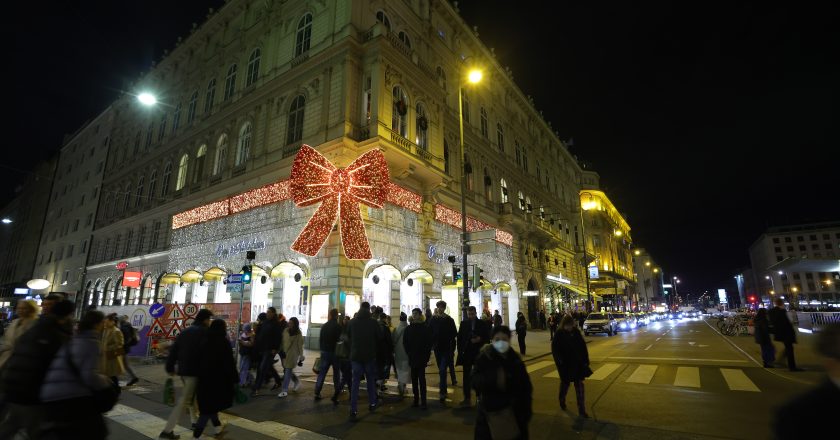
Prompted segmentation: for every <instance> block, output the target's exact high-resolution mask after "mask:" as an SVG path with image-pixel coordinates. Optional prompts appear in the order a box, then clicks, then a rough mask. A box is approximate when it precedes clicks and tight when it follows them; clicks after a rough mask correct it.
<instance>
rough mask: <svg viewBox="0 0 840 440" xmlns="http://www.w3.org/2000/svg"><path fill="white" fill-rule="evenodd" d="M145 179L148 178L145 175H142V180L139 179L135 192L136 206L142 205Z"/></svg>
mask: <svg viewBox="0 0 840 440" xmlns="http://www.w3.org/2000/svg"><path fill="white" fill-rule="evenodd" d="M144 180H146V179H145V177H143V176H140V180H138V181H137V191H135V193H134V206H140V203H141V202H142V201H143V183H144V182H143V181H144Z"/></svg>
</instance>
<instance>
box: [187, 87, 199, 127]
mask: <svg viewBox="0 0 840 440" xmlns="http://www.w3.org/2000/svg"><path fill="white" fill-rule="evenodd" d="M197 105H198V90H196V91H194V92H193V94H192V96H190V105H189V107H187V124H192V121H193V120H195V107H196V106H197Z"/></svg>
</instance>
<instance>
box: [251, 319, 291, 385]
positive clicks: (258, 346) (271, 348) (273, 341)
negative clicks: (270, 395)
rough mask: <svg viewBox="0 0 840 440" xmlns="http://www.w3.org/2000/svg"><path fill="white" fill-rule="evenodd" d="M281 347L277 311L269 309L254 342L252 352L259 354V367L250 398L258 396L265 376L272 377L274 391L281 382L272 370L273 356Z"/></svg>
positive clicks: (281, 330)
mask: <svg viewBox="0 0 840 440" xmlns="http://www.w3.org/2000/svg"><path fill="white" fill-rule="evenodd" d="M282 346H283V327H282V326H281V325H280V321H278V320H277V309H275V308H274V307H269V308H268V311H267V312H266V317H265V321H263V323H262V325H260V332H259V333H257V337H256V340H255V342H254V350H256V351H259V353H260V355H261V356H260V365H259V366H257V378H256V379H255V380H254V386H253V387H252V388H251V396H252V397H256V396H259V394H260V387H262V384H263V382H264V381H265V380H266V379H267V376H269V375H271V376H272V377H274V388H272V390H273V389H276V388H277V387H278V386H279V385H280V383H282V380H281V379H280V375H279V374H277V370H275V369H274V356H275V355H276V354H277V353H279V352H280V350H281V347H282ZM281 357H282V355H281Z"/></svg>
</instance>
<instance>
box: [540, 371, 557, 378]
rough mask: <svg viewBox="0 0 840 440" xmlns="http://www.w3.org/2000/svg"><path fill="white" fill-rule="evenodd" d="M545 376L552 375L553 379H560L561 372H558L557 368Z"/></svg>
mask: <svg viewBox="0 0 840 440" xmlns="http://www.w3.org/2000/svg"><path fill="white" fill-rule="evenodd" d="M543 377H551V378H553V379H560V373H558V372H557V370H554V371H552V372H551V373H548V374H546V375H545V376H543Z"/></svg>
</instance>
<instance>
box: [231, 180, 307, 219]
mask: <svg viewBox="0 0 840 440" xmlns="http://www.w3.org/2000/svg"><path fill="white" fill-rule="evenodd" d="M291 197H292V194H291V192H290V185H289V181H288V180H283V181H280V182H277V183H272V184H269V185H265V186H261V187H259V188H256V189H252V190H250V191H247V192H244V193H242V194H239V195H236V196H233V197H231V198H230V213H231V214H236V213H238V212H242V211H247V210H249V209H253V208H257V207H259V206H264V205H269V204H272V203H277V202H280V201H282V200H288V199H290V198H291Z"/></svg>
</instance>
